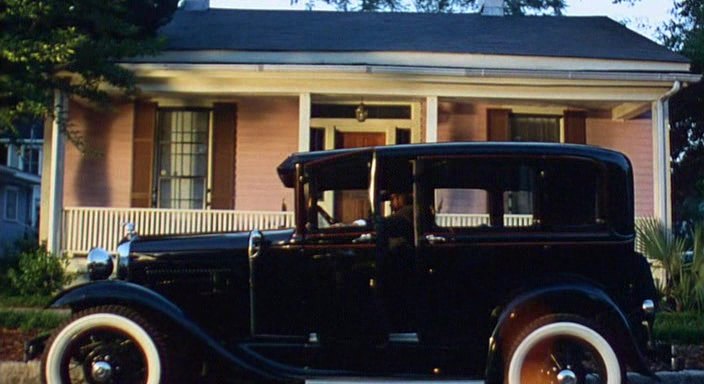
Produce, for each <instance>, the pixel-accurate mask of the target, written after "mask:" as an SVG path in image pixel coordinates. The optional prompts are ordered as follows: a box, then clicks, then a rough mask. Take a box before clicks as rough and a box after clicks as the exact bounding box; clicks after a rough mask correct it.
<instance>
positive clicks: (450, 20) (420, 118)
mask: <svg viewBox="0 0 704 384" xmlns="http://www.w3.org/2000/svg"><path fill="white" fill-rule="evenodd" d="M490 13H495V12H486V14H481V13H480V14H462V15H458V14H411V13H334V12H299V11H243V10H224V9H208V7H207V1H206V2H203V1H197V2H195V3H192V2H188V1H187V2H186V5H185V8H182V9H180V10H178V11H177V12H176V14H175V15H174V17H173V19H172V21H171V22H170V23H169V24H168V25H166V26H165V27H163V28H162V30H161V31H160V33H161V35H163V36H164V37H166V38H167V41H168V43H167V47H166V49H165V51H164V52H163V53H161V54H160V55H158V56H155V57H144V58H140V59H139V60H133V61H130V62H125V63H123V65H124V66H126V67H128V68H130V69H132V70H134V72H135V73H136V75H137V77H138V79H139V90H140V93H139V96H138V97H137V98H136V99H135V100H128V99H124V98H120V97H116V98H115V100H114V104H113V108H112V109H110V110H109V111H106V110H98V109H95V108H93V107H91V106H89V105H86V104H85V103H83V102H81V101H80V100H68V99H66V98H65V97H64V96H63V95H60V94H57V96H56V105H57V107H59V108H61V111H63V113H65V114H67V116H68V121H69V124H70V127H69V129H71V130H74V131H77V132H80V133H81V134H82V135H83V137H84V138H85V140H86V142H87V144H88V145H89V147H90V148H92V149H93V150H94V151H95V152H97V153H98V155H97V156H90V155H85V154H82V153H81V152H79V151H78V150H77V149H76V148H75V147H74V146H72V145H71V144H66V143H65V139H64V138H63V137H62V136H61V135H59V134H58V131H59V127H58V126H57V124H58V122H53V123H51V124H47V126H46V133H45V135H44V137H45V146H44V153H45V154H46V155H45V156H44V164H43V168H44V171H43V173H42V177H43V186H42V188H43V191H42V211H41V229H40V232H41V234H40V236H41V239H42V240H46V241H48V244H49V247H50V248H51V249H52V250H56V251H58V250H61V251H65V252H69V253H85V252H86V251H87V250H88V249H89V247H91V246H102V247H105V248H107V249H114V247H115V245H116V243H117V241H118V239H119V238H120V237H121V236H122V234H123V230H122V228H121V224H122V223H123V222H126V221H131V222H135V223H136V225H137V228H138V231H139V232H140V233H166V232H199V231H230V230H236V229H243V228H249V227H253V226H257V227H259V228H264V227H277V226H280V225H288V224H290V223H291V222H292V213H291V212H290V210H287V209H286V207H287V206H288V207H291V206H292V201H293V196H292V191H290V190H287V189H285V188H283V186H282V185H281V183H280V181H279V180H278V177H277V175H276V172H275V168H276V166H277V165H278V164H279V163H280V162H281V161H282V160H283V159H284V158H285V157H286V156H287V155H288V154H289V153H291V152H295V151H308V150H314V149H330V148H339V147H350V146H361V145H381V144H395V143H409V142H410V143H417V142H436V141H438V142H439V141H465V140H467V141H486V140H493V141H508V140H510V141H519V140H522V141H557V142H565V143H582V144H589V145H597V146H602V147H606V148H612V149H615V150H618V151H621V152H624V153H626V154H627V155H628V156H629V157H630V159H631V160H632V162H633V164H634V168H635V181H636V213H637V216H638V217H651V216H655V217H658V218H660V219H662V220H664V221H666V222H667V221H669V220H670V210H671V203H670V173H669V172H670V167H669V161H670V154H669V139H668V134H667V133H668V129H669V128H668V121H667V108H668V104H667V101H668V99H669V97H670V96H671V95H672V94H674V93H675V92H677V91H678V90H679V89H680V88H681V87H684V86H686V84H687V83H690V82H695V81H698V80H699V76H697V75H692V74H690V72H689V62H688V61H687V60H686V59H685V58H683V57H681V56H679V55H677V54H674V53H672V52H670V51H669V50H667V49H665V48H663V47H661V46H659V45H658V44H656V43H654V42H652V41H650V40H648V39H646V38H645V37H642V36H640V35H638V34H636V33H634V32H632V31H630V30H628V29H627V28H625V27H623V26H622V25H620V24H618V23H617V22H615V21H613V20H610V19H608V18H605V17H549V16H543V17H541V16H524V17H517V16H501V14H500V13H501V12H498V13H499V15H490ZM566 182H569V181H566ZM330 204H332V202H331V203H330Z"/></svg>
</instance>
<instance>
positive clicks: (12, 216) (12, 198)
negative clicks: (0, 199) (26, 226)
mask: <svg viewBox="0 0 704 384" xmlns="http://www.w3.org/2000/svg"><path fill="white" fill-rule="evenodd" d="M19 196H20V195H19V192H18V191H17V189H16V188H6V189H5V220H9V221H17V220H18V217H17V216H18V210H19Z"/></svg>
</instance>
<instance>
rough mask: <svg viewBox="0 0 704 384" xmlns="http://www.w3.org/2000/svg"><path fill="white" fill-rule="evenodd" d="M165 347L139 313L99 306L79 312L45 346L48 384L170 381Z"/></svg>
mask: <svg viewBox="0 0 704 384" xmlns="http://www.w3.org/2000/svg"><path fill="white" fill-rule="evenodd" d="M166 355H167V348H166V344H165V342H164V341H163V339H162V337H161V335H160V333H159V332H157V331H156V329H155V328H153V327H152V326H151V325H150V324H149V323H148V322H147V321H146V320H145V319H144V318H143V317H142V316H140V315H139V314H138V313H136V312H134V311H132V310H130V309H128V308H125V307H120V306H101V307H95V308H91V309H87V310H84V311H80V312H78V313H76V314H75V315H74V316H73V317H72V318H71V319H70V320H69V321H68V322H67V323H65V324H64V325H63V326H62V327H61V328H59V329H58V330H57V331H55V333H54V334H53V335H52V337H51V338H50V339H49V341H48V343H47V348H45V350H44V354H43V356H42V380H43V382H44V383H51V384H54V383H62V384H69V383H90V384H93V383H101V384H102V383H130V384H133V383H134V384H157V383H160V382H162V383H163V382H167V381H168V380H167V378H166V376H167V375H166V374H167V372H168V370H167V367H166V365H167V364H168V359H167V358H166Z"/></svg>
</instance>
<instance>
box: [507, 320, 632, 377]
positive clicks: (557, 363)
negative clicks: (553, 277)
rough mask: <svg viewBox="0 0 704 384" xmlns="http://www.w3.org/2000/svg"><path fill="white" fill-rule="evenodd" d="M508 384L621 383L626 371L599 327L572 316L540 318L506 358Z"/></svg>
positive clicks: (521, 335) (516, 342) (519, 337)
mask: <svg viewBox="0 0 704 384" xmlns="http://www.w3.org/2000/svg"><path fill="white" fill-rule="evenodd" d="M505 361H506V362H507V364H506V369H505V380H504V382H506V383H508V384H621V383H623V382H625V370H624V369H623V365H622V364H621V362H620V361H619V359H618V356H617V355H616V352H614V349H613V348H612V347H611V345H610V344H609V342H608V340H607V339H606V338H605V337H604V336H603V333H601V332H600V331H599V330H598V328H597V327H596V326H594V325H592V324H591V323H590V322H589V321H588V320H586V319H584V318H582V317H579V316H571V315H553V316H545V317H542V318H539V319H538V320H536V321H534V322H532V323H531V324H530V325H528V326H527V327H526V328H525V329H524V330H523V331H522V332H521V333H520V334H519V335H518V337H517V338H516V340H515V342H514V344H513V346H512V347H511V349H510V353H509V355H508V357H507V359H506V360H505Z"/></svg>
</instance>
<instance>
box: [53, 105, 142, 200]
mask: <svg viewBox="0 0 704 384" xmlns="http://www.w3.org/2000/svg"><path fill="white" fill-rule="evenodd" d="M133 121H134V115H133V107H132V104H131V103H124V104H117V105H114V106H113V107H112V109H110V110H102V109H101V110H97V109H92V108H90V107H87V106H85V105H82V104H78V103H76V102H73V101H72V102H71V104H70V105H69V130H71V131H74V132H75V134H76V136H77V137H80V138H81V140H83V141H84V142H85V144H86V149H87V151H85V152H81V151H80V150H78V148H76V146H75V145H74V144H72V143H70V142H68V141H67V142H66V157H65V166H64V206H71V207H73V206H84V207H92V206H93V207H129V204H130V200H129V197H130V180H131V172H132V170H131V168H132V160H131V159H132V124H133Z"/></svg>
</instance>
